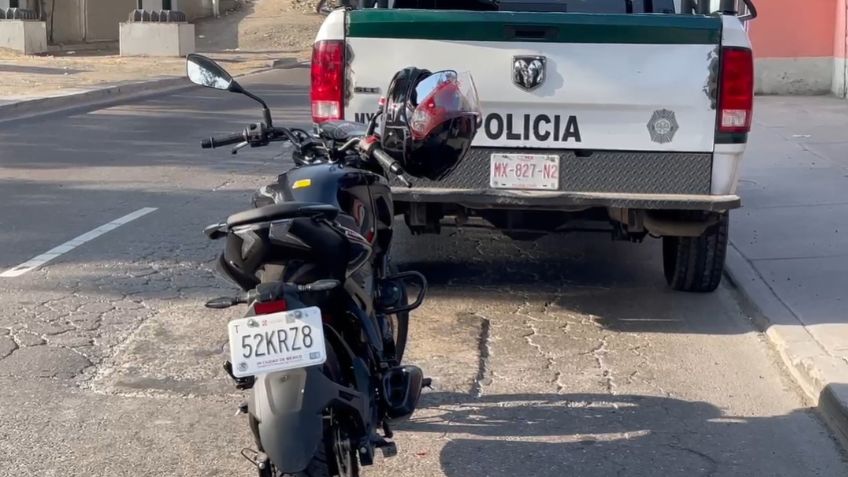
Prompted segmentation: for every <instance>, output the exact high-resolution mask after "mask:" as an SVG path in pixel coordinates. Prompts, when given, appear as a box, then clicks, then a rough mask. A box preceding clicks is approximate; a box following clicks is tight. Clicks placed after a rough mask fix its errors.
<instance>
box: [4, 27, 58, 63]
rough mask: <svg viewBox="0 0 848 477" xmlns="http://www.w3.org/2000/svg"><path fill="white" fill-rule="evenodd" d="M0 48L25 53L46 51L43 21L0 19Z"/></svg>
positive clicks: (45, 32)
mask: <svg viewBox="0 0 848 477" xmlns="http://www.w3.org/2000/svg"><path fill="white" fill-rule="evenodd" d="M0 48H8V49H11V50H15V51H19V52H21V53H23V54H25V55H32V54H35V53H43V52H45V51H47V27H46V26H45V25H44V22H36V21H24V20H0Z"/></svg>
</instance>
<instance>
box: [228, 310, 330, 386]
mask: <svg viewBox="0 0 848 477" xmlns="http://www.w3.org/2000/svg"><path fill="white" fill-rule="evenodd" d="M229 331H230V362H231V363H232V365H233V374H234V375H235V376H236V377H239V378H241V377H244V376H253V375H256V374H262V373H270V372H273V371H285V370H287V369H297V368H305V367H307V366H315V365H318V364H322V363H324V361H326V360H327V349H326V345H325V343H324V327H323V325H322V322H321V309H320V308H318V307H310V308H301V309H298V310H291V311H282V312H279V313H271V314H268V315H259V316H248V317H245V318H241V319H238V320H233V321H231V322H230V324H229Z"/></svg>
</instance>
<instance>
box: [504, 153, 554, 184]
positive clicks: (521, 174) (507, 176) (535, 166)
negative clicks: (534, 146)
mask: <svg viewBox="0 0 848 477" xmlns="http://www.w3.org/2000/svg"><path fill="white" fill-rule="evenodd" d="M489 166H490V168H489V186H490V187H492V188H493V189H528V190H557V189H559V156H556V155H548V154H492V155H491V158H490V160H489Z"/></svg>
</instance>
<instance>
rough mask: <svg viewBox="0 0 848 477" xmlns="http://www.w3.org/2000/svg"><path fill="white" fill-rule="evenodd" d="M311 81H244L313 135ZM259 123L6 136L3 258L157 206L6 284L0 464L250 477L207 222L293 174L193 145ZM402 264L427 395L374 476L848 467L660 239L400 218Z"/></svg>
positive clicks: (754, 343)
mask: <svg viewBox="0 0 848 477" xmlns="http://www.w3.org/2000/svg"><path fill="white" fill-rule="evenodd" d="M307 82H308V72H307V71H306V70H303V69H293V70H282V71H275V72H271V73H267V74H262V75H257V76H254V77H252V78H249V79H248V80H246V81H245V82H244V84H245V85H247V86H249V87H251V88H252V89H254V90H255V91H256V92H257V93H259V94H260V95H262V96H263V97H265V98H266V99H268V101H269V103H270V104H271V105H272V107H274V110H275V120H276V121H277V122H278V123H287V124H292V123H294V124H299V125H303V124H304V123H305V122H307V121H308V118H307V115H308V112H309V107H308V103H307V97H306V96H305V92H306V88H305V85H306V84H307ZM258 117H259V115H258V110H257V109H256V108H255V107H254V104H253V103H251V102H250V101H249V100H247V99H244V98H241V97H238V96H235V95H226V94H223V93H219V92H215V91H210V90H200V89H197V90H193V91H189V92H185V93H181V94H177V95H171V96H164V97H160V98H155V99H151V100H147V101H143V102H138V103H132V104H127V105H122V106H115V107H112V108H108V109H103V110H99V111H93V112H90V113H85V114H77V115H73V116H63V115H57V116H53V117H49V118H42V119H40V120H38V121H25V122H20V123H18V124H8V125H3V126H0V141H2V144H3V146H2V147H0V165H2V169H0V184H2V187H0V198H2V200H0V224H2V225H3V227H0V243H2V244H3V247H0V269H2V270H5V269H8V268H11V267H14V266H15V265H18V264H20V263H22V262H24V261H26V260H28V259H30V258H32V257H34V256H36V255H38V254H40V253H43V252H44V251H46V250H49V249H51V248H52V247H55V246H56V245H58V244H61V243H64V242H65V241H67V240H70V239H72V238H74V237H76V236H78V235H80V234H83V233H85V232H87V231H89V230H91V229H93V228H95V227H98V226H100V225H102V224H105V223H107V222H109V221H110V220H113V219H115V218H116V217H121V216H123V215H125V214H127V213H129V212H132V211H134V210H137V209H139V208H142V207H156V208H158V210H156V211H155V212H152V213H150V214H148V215H146V216H144V217H142V218H140V219H138V220H136V221H133V222H130V223H128V224H126V225H124V226H121V227H119V228H117V229H116V230H113V231H111V232H109V233H107V234H105V235H103V236H101V237H99V238H97V239H95V240H92V241H90V242H87V243H86V244H84V245H82V246H80V247H78V248H77V249H74V250H72V251H70V252H68V253H66V254H64V255H62V256H60V257H58V258H56V259H55V260H53V261H51V262H50V263H48V264H47V265H45V266H43V267H42V268H40V269H37V270H33V271H31V272H29V273H26V274H25V275H22V276H21V277H18V278H10V279H7V278H2V279H0V280H2V281H0V283H1V284H2V288H0V296H2V299H3V303H4V305H5V306H4V307H3V308H2V310H0V422H2V426H0V476H19V475H81V476H82V475H85V476H88V475H110V476H111V475H145V476H148V475H150V476H158V475H162V476H172V475H209V476H214V475H222V476H223V475H228V476H231V475H254V472H255V471H254V470H253V469H252V467H251V466H250V464H249V463H247V462H246V461H245V460H243V459H242V458H241V457H240V456H239V451H240V449H241V448H242V447H247V446H250V445H251V443H252V440H251V437H250V435H249V432H248V430H247V425H246V421H245V419H244V418H243V417H242V416H234V415H233V414H234V411H235V407H236V405H237V404H238V403H239V402H240V400H241V396H240V393H239V392H238V391H237V390H235V388H234V387H232V386H231V385H230V383H229V381H228V380H227V378H226V377H225V374H224V372H223V370H222V369H221V363H222V361H223V360H224V359H225V354H224V353H225V344H226V329H225V323H226V321H227V320H228V319H230V318H234V317H237V316H239V313H240V312H241V310H239V309H237V308H233V309H230V310H226V311H223V312H222V311H211V310H206V309H204V308H203V307H202V303H203V302H204V301H205V300H206V299H208V298H210V297H214V296H218V295H222V294H226V293H228V292H229V291H230V290H232V288H231V287H230V286H228V285H227V284H225V283H223V282H221V281H219V280H218V279H216V278H215V276H214V274H213V273H212V262H213V260H214V259H215V257H216V254H217V252H218V250H219V249H218V247H220V244H218V243H211V242H207V241H206V240H205V238H204V237H203V235H202V233H201V231H202V229H203V227H204V226H206V225H207V224H209V223H213V222H215V221H217V220H220V219H222V218H224V217H225V216H226V215H228V214H229V213H232V212H235V211H238V210H240V209H242V208H244V207H246V206H247V203H248V197H249V195H250V193H251V192H252V190H253V189H255V188H256V187H258V186H260V185H262V184H264V183H266V182H268V181H270V180H272V178H273V176H274V175H275V174H276V173H278V172H279V171H280V170H281V169H282V168H283V167H285V165H284V164H283V163H281V162H280V160H278V159H277V158H275V155H276V154H277V153H278V152H279V151H274V150H271V149H269V148H266V149H264V150H249V151H243V153H242V154H240V155H238V156H232V155H230V154H229V152H228V151H226V150H223V151H214V152H212V153H204V152H203V151H201V150H200V149H199V147H198V145H197V143H198V140H199V139H200V138H202V137H207V136H209V135H210V134H221V133H226V132H230V131H232V130H234V129H237V128H240V127H242V126H243V125H244V123H246V122H248V121H251V120H256V119H257V118H258ZM33 126H38V128H37V129H36V128H34V127H33ZM37 130H46V131H50V135H49V138H45V137H40V136H39V135H38V134H35V133H34V131H37ZM598 238H602V240H598ZM395 256H396V260H397V261H398V262H399V265H400V267H401V268H404V269H415V270H419V271H421V272H423V273H424V274H425V275H426V276H427V277H428V279H429V281H430V283H431V291H430V295H429V297H428V300H427V301H426V302H425V305H424V306H423V307H422V308H421V309H420V310H417V311H416V312H415V313H413V325H412V326H413V327H412V334H411V343H410V350H409V360H410V361H411V362H414V363H416V364H419V365H420V366H422V368H424V370H425V372H426V373H427V374H428V375H429V376H432V377H433V378H434V389H433V390H432V391H428V392H427V393H426V394H425V396H424V397H423V399H422V405H421V409H420V411H419V412H418V413H416V415H415V417H414V418H413V419H412V420H410V421H408V422H406V423H403V424H402V425H400V426H398V429H397V431H398V432H397V433H396V437H397V442H398V445H399V451H400V452H399V455H398V457H395V458H393V459H386V460H384V459H379V461H378V465H376V466H374V467H372V468H368V469H366V470H365V472H364V475H365V476H395V475H419V476H448V477H459V476H470V475H480V476H492V477H501V476H503V477H506V476H514V475H525V476H559V475H587V476H595V475H604V476H606V475H628V476H629V475H634V476H654V475H664V476H665V475H674V476H676V475H680V476H733V475H769V476H772V475H774V476H778V475H780V476H799V475H804V476H806V475H818V476H842V475H846V473H848V464H847V463H846V460H845V457H844V454H843V452H842V451H841V450H840V448H839V446H838V445H837V443H836V441H835V440H834V439H833V438H832V437H831V435H830V434H829V433H828V431H827V429H826V428H825V427H824V426H823V425H822V423H821V422H820V421H819V419H818V417H817V416H816V415H815V414H814V413H813V412H812V411H811V410H810V409H809V406H808V404H807V403H805V402H804V401H803V398H802V397H801V394H800V393H799V392H798V391H797V390H796V389H795V388H794V386H793V384H792V383H791V380H790V379H788V378H787V377H786V375H785V374H784V371H783V369H782V368H781V367H780V366H779V365H778V364H777V361H776V360H775V357H774V356H773V355H772V353H771V352H770V350H769V348H768V347H767V346H766V344H765V343H764V341H763V340H762V338H761V336H760V335H759V334H758V333H756V332H755V331H754V329H753V327H752V325H751V324H750V323H749V321H748V318H747V317H746V316H745V314H744V313H743V311H742V310H741V309H740V307H739V306H738V304H737V296H736V292H735V291H734V290H733V289H732V288H730V287H729V286H723V287H722V288H721V289H720V290H719V291H718V292H717V293H715V294H711V295H691V294H681V293H675V292H672V291H670V290H668V289H667V288H666V287H665V285H664V283H663V280H662V274H661V266H660V247H659V243H658V242H657V241H649V242H646V243H644V244H641V245H634V244H628V243H613V242H610V241H609V240H608V238H607V237H605V236H592V235H588V236H587V235H581V236H552V237H547V238H544V239H542V240H539V241H536V242H529V243H528V242H513V241H511V240H509V239H507V238H505V237H503V236H500V235H498V234H496V233H492V232H488V231H481V230H466V229H463V230H461V231H457V230H451V229H446V230H445V232H444V233H443V235H442V236H439V237H434V236H415V237H413V236H410V235H409V234H408V233H407V232H406V230H405V228H404V227H403V226H402V225H401V224H400V223H399V228H398V240H397V242H396V249H395Z"/></svg>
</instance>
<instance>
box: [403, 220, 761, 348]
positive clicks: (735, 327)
mask: <svg viewBox="0 0 848 477" xmlns="http://www.w3.org/2000/svg"><path fill="white" fill-rule="evenodd" d="M403 233H405V232H402V234H403ZM661 248H662V247H661V242H660V241H659V240H655V239H647V240H646V241H645V242H644V243H642V244H631V243H624V242H612V241H611V240H610V239H609V237H607V236H605V235H603V234H579V235H551V236H547V237H545V238H543V239H540V240H538V241H535V242H519V241H513V240H511V239H509V238H506V237H504V236H502V235H500V234H499V233H497V232H494V231H488V230H474V231H458V232H454V233H452V234H450V233H447V234H444V235H442V236H439V237H434V236H414V237H409V238H406V239H404V240H401V241H399V242H398V245H397V247H396V248H395V254H394V256H395V257H396V260H397V261H398V262H399V266H400V267H401V268H403V269H406V270H418V271H420V272H422V273H423V274H424V275H425V276H426V277H427V280H428V281H429V283H430V285H431V287H432V291H431V293H430V296H431V297H438V296H454V297H475V296H479V297H481V298H485V300H486V301H487V302H490V303H495V304H502V305H503V306H504V307H508V308H511V307H515V306H517V305H519V304H521V303H523V302H524V301H525V300H526V299H527V298H529V297H534V299H535V300H536V301H538V302H540V303H547V304H548V305H549V306H554V307H557V308H558V309H559V310H562V311H565V312H573V313H579V314H582V315H589V316H591V317H592V318H593V319H594V320H595V321H596V322H597V323H599V324H601V325H603V326H604V327H605V328H607V329H610V330H614V331H624V332H659V333H699V334H719V335H721V334H737V333H748V332H750V331H751V326H750V325H749V324H748V323H745V322H744V321H742V320H738V319H735V316H736V315H737V314H734V313H728V309H727V308H728V307H730V306H734V301H733V300H732V299H730V300H728V299H722V296H724V295H726V290H721V289H720V290H719V291H717V292H716V293H712V294H693V293H681V292H675V291H673V290H671V289H669V288H668V287H667V285H666V283H665V279H664V278H663V273H662V253H661V252H662V250H661ZM725 298H726V297H725ZM693 310H699V312H698V313H692V311H693Z"/></svg>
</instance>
